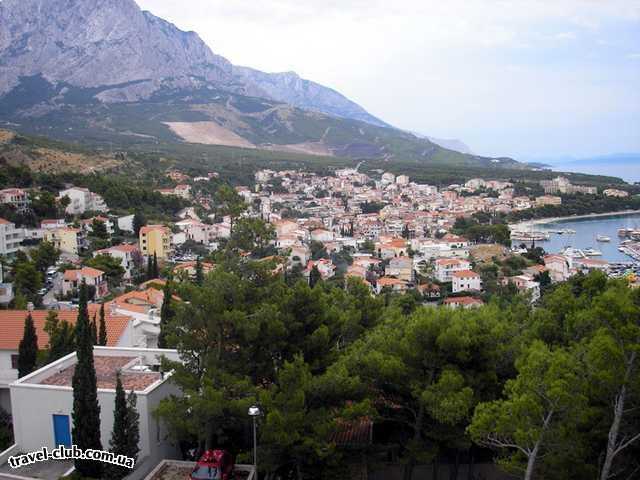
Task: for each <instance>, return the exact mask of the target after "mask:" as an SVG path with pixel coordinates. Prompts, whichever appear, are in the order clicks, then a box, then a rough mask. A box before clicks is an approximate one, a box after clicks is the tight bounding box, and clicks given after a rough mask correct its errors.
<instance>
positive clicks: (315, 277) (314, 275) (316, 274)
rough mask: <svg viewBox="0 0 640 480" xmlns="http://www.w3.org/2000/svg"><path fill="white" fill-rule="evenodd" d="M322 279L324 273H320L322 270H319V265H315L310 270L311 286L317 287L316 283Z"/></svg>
mask: <svg viewBox="0 0 640 480" xmlns="http://www.w3.org/2000/svg"><path fill="white" fill-rule="evenodd" d="M321 279H322V275H320V270H318V267H317V266H315V265H314V266H313V268H312V269H311V271H310V272H309V286H310V287H311V288H313V287H315V286H316V283H318V282H319V281H320V280H321Z"/></svg>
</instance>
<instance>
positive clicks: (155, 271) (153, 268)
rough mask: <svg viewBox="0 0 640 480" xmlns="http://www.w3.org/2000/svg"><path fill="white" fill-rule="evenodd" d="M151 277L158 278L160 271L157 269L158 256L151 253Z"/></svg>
mask: <svg viewBox="0 0 640 480" xmlns="http://www.w3.org/2000/svg"><path fill="white" fill-rule="evenodd" d="M151 275H152V276H153V278H154V279H155V278H160V269H159V268H158V254H157V253H156V252H153V264H152V266H151Z"/></svg>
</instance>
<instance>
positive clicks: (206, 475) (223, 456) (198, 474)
mask: <svg viewBox="0 0 640 480" xmlns="http://www.w3.org/2000/svg"><path fill="white" fill-rule="evenodd" d="M233 469H234V462H233V457H232V456H231V454H230V453H229V452H227V451H226V450H207V451H206V452H204V453H203V454H202V456H201V457H200V460H198V462H197V463H196V466H195V467H193V470H192V471H191V475H190V476H189V478H190V479H191V480H232V479H233Z"/></svg>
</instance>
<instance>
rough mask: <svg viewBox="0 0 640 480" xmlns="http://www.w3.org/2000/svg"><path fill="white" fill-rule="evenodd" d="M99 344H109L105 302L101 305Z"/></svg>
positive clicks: (104, 345)
mask: <svg viewBox="0 0 640 480" xmlns="http://www.w3.org/2000/svg"><path fill="white" fill-rule="evenodd" d="M98 345H100V346H103V347H106V346H107V323H106V321H105V318H104V303H103V304H102V305H100V331H99V332H98Z"/></svg>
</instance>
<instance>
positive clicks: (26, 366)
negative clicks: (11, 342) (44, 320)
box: [18, 313, 38, 377]
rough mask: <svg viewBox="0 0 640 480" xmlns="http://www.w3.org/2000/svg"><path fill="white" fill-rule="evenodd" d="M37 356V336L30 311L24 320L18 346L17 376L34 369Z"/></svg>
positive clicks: (26, 373)
mask: <svg viewBox="0 0 640 480" xmlns="http://www.w3.org/2000/svg"><path fill="white" fill-rule="evenodd" d="M37 356H38V336H37V335H36V328H35V326H34V325H33V317H32V316H31V313H29V314H28V315H27V318H26V319H25V321H24V332H23V334H22V340H21V341H20V346H19V347H18V376H19V377H24V376H25V375H28V374H30V373H31V372H33V371H34V370H35V369H36V360H37Z"/></svg>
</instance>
